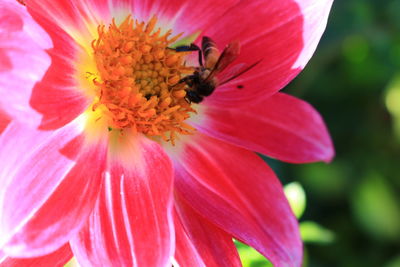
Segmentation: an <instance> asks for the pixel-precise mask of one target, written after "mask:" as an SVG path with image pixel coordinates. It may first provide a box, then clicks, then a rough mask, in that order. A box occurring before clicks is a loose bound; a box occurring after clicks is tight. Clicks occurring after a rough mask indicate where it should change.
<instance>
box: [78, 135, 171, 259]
mask: <svg viewBox="0 0 400 267" xmlns="http://www.w3.org/2000/svg"><path fill="white" fill-rule="evenodd" d="M135 142H137V143H136V144H135ZM135 147H136V148H135ZM125 148H126V149H127V150H128V151H125V152H126V153H125V154H123V155H124V157H123V158H119V157H118V156H115V155H114V157H113V158H112V159H110V164H109V169H108V172H107V173H106V175H105V183H104V187H103V190H102V193H101V195H100V198H99V201H98V203H97V207H96V209H95V211H94V212H93V214H92V216H91V217H90V219H89V221H88V222H87V224H86V225H85V227H84V228H83V229H82V230H81V232H80V233H79V234H78V235H77V236H76V237H75V238H73V239H72V241H71V246H72V249H73V251H74V254H75V256H76V257H77V260H78V262H79V263H80V264H81V265H82V266H155V267H156V266H166V265H167V264H168V263H169V260H170V256H171V254H172V252H173V225H172V223H173V222H172V182H173V181H172V177H173V171H172V166H171V162H170V160H169V158H168V156H167V155H166V154H165V153H164V151H163V149H162V148H161V147H160V146H159V145H158V144H157V143H155V142H152V141H149V140H148V139H146V138H144V137H141V140H137V141H135V140H132V143H128V144H127V145H126V146H125Z"/></svg>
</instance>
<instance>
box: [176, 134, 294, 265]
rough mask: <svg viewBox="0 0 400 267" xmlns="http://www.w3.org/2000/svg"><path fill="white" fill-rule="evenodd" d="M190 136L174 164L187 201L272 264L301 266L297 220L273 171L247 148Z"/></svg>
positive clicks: (177, 185) (178, 189)
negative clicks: (178, 159)
mask: <svg viewBox="0 0 400 267" xmlns="http://www.w3.org/2000/svg"><path fill="white" fill-rule="evenodd" d="M192 140H193V141H192V142H189V143H187V144H186V147H185V148H184V150H183V152H182V154H181V157H180V161H181V162H180V163H177V168H176V183H175V186H176V189H177V191H178V192H179V193H180V194H181V195H182V197H183V198H184V199H185V200H186V201H187V203H190V205H191V206H192V207H193V208H194V209H195V210H196V211H197V212H199V213H200V214H201V215H202V216H204V217H206V218H207V219H208V220H210V221H211V222H212V223H215V224H216V225H217V226H218V227H220V228H222V229H223V230H224V231H226V232H228V233H230V234H231V235H232V236H234V237H235V238H236V239H238V240H241V241H243V242H245V243H247V244H248V245H250V246H252V247H254V248H255V249H257V250H258V251H260V252H261V253H262V254H263V255H265V256H266V257H267V258H268V259H269V260H271V262H272V263H273V264H274V266H277V267H280V266H300V265H301V258H302V244H301V240H300V235H299V229H298V224H297V221H296V218H295V216H294V215H293V213H292V211H291V209H290V206H289V204H288V201H287V199H286V198H285V195H284V193H283V190H282V185H281V184H280V183H279V180H278V179H277V178H276V176H275V174H274V173H273V171H272V170H271V169H270V168H269V167H268V166H267V165H266V163H265V162H264V161H263V160H262V159H261V158H259V157H258V156H257V155H256V154H254V153H252V152H250V151H247V150H244V149H241V148H238V147H234V146H231V145H228V144H226V143H223V142H221V141H217V140H215V139H212V138H209V137H206V136H202V135H199V136H198V138H196V140H194V139H192Z"/></svg>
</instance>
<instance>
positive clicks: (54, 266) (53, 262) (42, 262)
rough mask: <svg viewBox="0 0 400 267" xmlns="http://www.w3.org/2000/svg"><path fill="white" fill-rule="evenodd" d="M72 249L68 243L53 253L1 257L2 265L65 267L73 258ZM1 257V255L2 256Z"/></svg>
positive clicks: (5, 266)
mask: <svg viewBox="0 0 400 267" xmlns="http://www.w3.org/2000/svg"><path fill="white" fill-rule="evenodd" d="M72 256H73V255H72V251H71V248H70V246H69V244H66V245H64V246H62V247H61V248H59V249H58V250H56V251H54V252H52V253H51V254H48V255H45V256H42V257H37V258H11V257H5V258H3V259H2V260H1V259H0V267H38V266H40V267H63V266H64V265H65V264H66V263H67V262H68V261H69V260H70V259H71V258H72ZM0 258H1V257H0Z"/></svg>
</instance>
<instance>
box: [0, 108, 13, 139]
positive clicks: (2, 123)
mask: <svg viewBox="0 0 400 267" xmlns="http://www.w3.org/2000/svg"><path fill="white" fill-rule="evenodd" d="M10 122H11V118H10V116H9V115H8V114H6V113H5V112H4V111H2V110H1V108H0V134H1V133H2V132H3V131H4V130H5V129H6V128H7V125H8V124H9V123H10Z"/></svg>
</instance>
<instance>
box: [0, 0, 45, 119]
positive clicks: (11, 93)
mask: <svg viewBox="0 0 400 267" xmlns="http://www.w3.org/2000/svg"><path fill="white" fill-rule="evenodd" d="M51 45H52V44H51V40H50V38H49V37H48V35H47V34H46V33H45V32H44V31H43V30H42V29H41V28H40V27H39V26H38V25H37V23H36V22H34V20H33V19H32V18H31V16H30V15H29V14H28V12H27V11H26V8H25V7H24V6H22V5H21V4H19V3H18V2H17V1H14V0H4V1H1V3H0V95H1V98H0V106H2V108H3V109H4V111H6V112H7V113H8V114H9V115H10V116H11V117H13V118H18V120H20V121H23V122H24V123H29V124H36V125H37V124H38V123H39V121H40V115H39V114H37V113H36V112H34V110H33V109H32V108H31V107H30V106H29V99H30V96H31V91H32V88H33V86H34V84H35V83H36V82H37V81H38V80H40V79H41V78H42V77H43V75H44V73H45V72H46V70H47V68H48V66H49V65H50V57H49V56H48V55H47V54H46V52H45V51H44V49H46V48H49V47H51Z"/></svg>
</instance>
